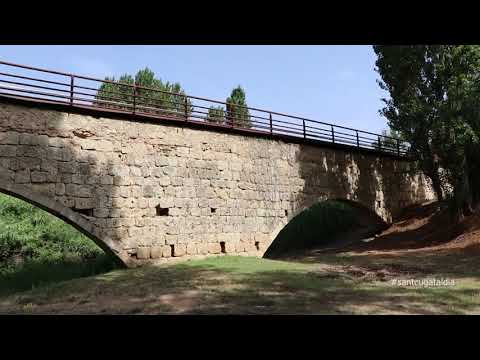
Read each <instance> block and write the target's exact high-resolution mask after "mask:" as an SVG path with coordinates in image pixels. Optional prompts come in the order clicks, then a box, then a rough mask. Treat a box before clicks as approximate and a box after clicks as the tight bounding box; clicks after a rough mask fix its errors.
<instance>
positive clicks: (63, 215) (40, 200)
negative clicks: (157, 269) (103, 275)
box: [0, 179, 131, 267]
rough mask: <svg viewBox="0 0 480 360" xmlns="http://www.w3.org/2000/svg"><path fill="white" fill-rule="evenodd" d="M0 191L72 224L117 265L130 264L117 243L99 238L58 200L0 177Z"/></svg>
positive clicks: (81, 219) (79, 215) (89, 223)
mask: <svg viewBox="0 0 480 360" xmlns="http://www.w3.org/2000/svg"><path fill="white" fill-rule="evenodd" d="M0 193H4V194H6V195H9V196H12V197H15V198H18V199H20V200H24V201H26V202H28V203H30V204H32V205H34V206H37V207H39V208H40V209H42V210H45V211H47V212H48V213H50V214H52V215H54V216H55V217H57V218H59V219H61V220H63V221H65V222H66V223H68V224H70V225H72V226H73V227H74V228H75V229H77V230H78V231H80V232H81V233H82V234H84V235H85V236H87V237H88V238H89V239H91V240H92V241H93V242H95V244H97V245H98V246H99V247H100V248H101V249H102V250H104V251H105V252H106V253H107V254H108V255H110V256H111V257H112V258H113V259H114V260H115V262H116V263H117V264H118V265H119V266H122V267H125V266H128V265H130V263H129V262H131V260H130V259H129V258H128V257H125V256H122V255H121V254H122V251H121V249H119V248H118V243H115V242H114V241H111V240H109V239H105V238H103V239H100V237H99V236H98V235H97V234H96V231H95V227H94V225H93V224H92V223H91V222H90V221H89V220H88V219H87V218H86V217H85V216H83V215H81V214H79V213H77V212H75V211H73V210H71V209H69V208H68V207H66V206H64V205H63V204H62V203H60V202H59V201H56V200H55V199H52V198H49V197H47V196H45V195H43V194H39V193H34V192H32V191H31V189H30V188H29V187H27V186H24V185H21V184H12V183H8V182H6V181H5V180H2V179H0Z"/></svg>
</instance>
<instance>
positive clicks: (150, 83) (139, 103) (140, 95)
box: [96, 68, 192, 116]
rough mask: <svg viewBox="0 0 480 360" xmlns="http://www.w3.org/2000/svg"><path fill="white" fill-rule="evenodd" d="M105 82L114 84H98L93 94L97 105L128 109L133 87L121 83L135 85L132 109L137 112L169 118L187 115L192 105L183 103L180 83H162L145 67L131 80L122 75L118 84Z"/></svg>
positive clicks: (116, 82)
mask: <svg viewBox="0 0 480 360" xmlns="http://www.w3.org/2000/svg"><path fill="white" fill-rule="evenodd" d="M105 80H108V81H112V82H115V83H102V85H101V86H100V88H99V89H98V91H97V95H96V105H97V106H102V107H107V108H115V109H123V110H125V109H129V110H132V109H133V87H131V86H124V85H122V84H126V85H133V84H135V85H136V86H138V87H137V88H136V90H135V91H136V99H135V107H136V110H137V111H138V112H144V113H153V114H157V115H159V114H164V115H170V116H185V114H187V116H190V114H191V112H192V105H191V103H190V101H189V100H187V101H185V100H186V97H185V92H184V90H183V89H182V87H181V86H180V84H179V83H173V84H172V83H169V82H166V83H164V82H163V81H162V80H161V79H157V78H156V77H155V74H154V72H153V71H151V70H150V69H149V68H145V69H142V70H139V71H138V72H137V73H136V75H135V77H133V76H131V75H128V74H125V75H122V76H121V77H120V78H119V80H118V81H115V78H106V79H105ZM147 88H148V89H147ZM150 89H152V90H150Z"/></svg>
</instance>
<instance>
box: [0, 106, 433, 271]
mask: <svg viewBox="0 0 480 360" xmlns="http://www.w3.org/2000/svg"><path fill="white" fill-rule="evenodd" d="M159 122H160V124H151V123H144V122H134V121H126V120H119V119H114V118H103V117H100V118H98V117H94V116H87V115H81V114H78V113H77V114H76V113H67V112H61V111H58V110H52V109H45V108H33V107H30V106H24V105H19V104H11V103H5V102H3V103H0V190H1V188H2V187H3V188H6V187H7V186H8V187H9V190H8V191H9V192H10V193H13V194H14V193H15V189H16V188H17V189H21V191H23V194H25V192H28V191H29V192H30V198H31V199H32V200H33V201H36V202H37V203H39V202H41V201H42V200H38V199H37V200H35V199H36V198H35V197H36V196H37V195H38V196H40V197H41V198H42V199H46V198H48V199H50V200H52V201H55V202H56V203H57V204H58V206H60V205H61V206H63V207H64V208H65V209H71V210H73V211H74V212H75V213H78V214H80V215H81V216H82V218H84V219H85V220H86V221H88V223H89V224H90V225H89V226H90V227H89V229H88V231H87V232H88V233H90V234H91V235H92V238H95V239H97V240H98V239H100V241H103V242H104V243H105V244H108V247H109V248H111V249H112V250H113V251H114V252H115V254H116V255H117V256H119V258H121V259H122V261H124V262H126V263H129V264H130V263H132V262H133V263H138V262H139V261H140V262H141V261H148V260H147V259H154V260H159V261H161V260H163V261H166V260H168V259H170V258H172V257H174V258H177V257H182V258H186V257H195V256H201V255H208V254H221V253H235V254H248V255H261V254H263V252H264V251H265V250H266V248H267V247H268V245H269V244H270V242H271V241H272V240H273V239H274V238H275V236H276V235H277V233H278V232H279V231H280V230H281V228H282V227H283V226H284V225H285V224H286V223H287V222H288V220H289V219H291V218H292V217H293V216H295V214H297V213H298V212H299V211H301V210H302V209H304V208H306V207H308V206H310V205H312V204H313V203H315V202H316V201H320V200H325V199H334V198H338V199H349V200H352V201H356V202H358V203H360V204H363V205H365V206H366V207H368V208H370V209H372V210H374V211H375V212H376V213H377V214H378V215H380V216H381V217H382V218H383V219H385V220H386V221H391V220H392V217H394V216H395V215H396V214H397V213H398V211H399V210H400V209H401V208H402V207H404V206H407V205H410V204H413V203H416V202H420V201H425V200H429V199H433V193H432V192H431V190H430V188H429V187H428V186H426V183H425V180H424V178H423V176H422V175H421V174H418V173H417V174H414V173H412V171H409V166H410V165H411V164H410V163H408V162H406V161H399V160H397V159H394V158H389V157H379V156H377V155H371V154H360V153H356V152H346V151H344V150H335V149H329V148H322V147H318V146H312V145H302V144H296V143H286V142H283V141H280V140H272V139H268V138H260V137H254V136H247V135H235V134H227V133H221V132H215V131H211V130H199V129H192V128H187V127H175V126H171V125H166V124H161V121H159ZM1 184H3V186H2V185H1ZM19 191H20V190H19ZM47 207H48V206H47Z"/></svg>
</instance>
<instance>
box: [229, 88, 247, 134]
mask: <svg viewBox="0 0 480 360" xmlns="http://www.w3.org/2000/svg"><path fill="white" fill-rule="evenodd" d="M226 103H227V113H226V123H227V124H228V125H235V126H241V127H248V128H249V127H251V126H252V123H251V120H250V113H249V111H248V109H247V108H246V107H247V102H246V99H245V91H244V90H243V89H242V87H241V86H240V85H239V86H237V87H236V88H235V89H233V90H232V93H231V94H230V96H229V97H228V98H227V101H226Z"/></svg>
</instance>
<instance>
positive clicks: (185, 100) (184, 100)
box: [183, 96, 188, 121]
mask: <svg viewBox="0 0 480 360" xmlns="http://www.w3.org/2000/svg"><path fill="white" fill-rule="evenodd" d="M183 102H184V106H185V121H188V100H187V97H186V96H184V97H183Z"/></svg>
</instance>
